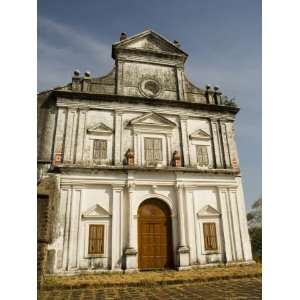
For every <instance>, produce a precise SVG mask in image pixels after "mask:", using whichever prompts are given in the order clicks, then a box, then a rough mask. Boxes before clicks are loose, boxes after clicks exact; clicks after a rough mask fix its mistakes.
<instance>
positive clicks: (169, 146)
mask: <svg viewBox="0 0 300 300" xmlns="http://www.w3.org/2000/svg"><path fill="white" fill-rule="evenodd" d="M166 139H167V166H170V164H171V160H172V153H173V151H172V135H171V134H166Z"/></svg>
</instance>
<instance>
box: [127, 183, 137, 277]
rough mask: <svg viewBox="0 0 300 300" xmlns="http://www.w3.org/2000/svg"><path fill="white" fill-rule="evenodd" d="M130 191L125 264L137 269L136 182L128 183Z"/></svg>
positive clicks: (131, 269)
mask: <svg viewBox="0 0 300 300" xmlns="http://www.w3.org/2000/svg"><path fill="white" fill-rule="evenodd" d="M127 191H128V218H129V220H128V244H127V248H126V249H125V253H124V254H125V264H126V270H127V271H134V270H136V269H137V250H136V244H135V242H134V231H136V226H134V222H133V221H134V220H133V203H134V192H135V184H134V183H129V184H128V185H127Z"/></svg>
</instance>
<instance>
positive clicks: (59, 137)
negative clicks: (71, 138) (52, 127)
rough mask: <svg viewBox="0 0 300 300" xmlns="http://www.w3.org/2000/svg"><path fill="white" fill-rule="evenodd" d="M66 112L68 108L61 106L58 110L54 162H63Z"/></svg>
mask: <svg viewBox="0 0 300 300" xmlns="http://www.w3.org/2000/svg"><path fill="white" fill-rule="evenodd" d="M66 112H67V110H66V109H65V108H62V107H59V108H58V110H57V121H56V131H55V140H54V150H53V164H59V163H61V162H62V156H63V147H64V145H63V144H64V135H65V124H66Z"/></svg>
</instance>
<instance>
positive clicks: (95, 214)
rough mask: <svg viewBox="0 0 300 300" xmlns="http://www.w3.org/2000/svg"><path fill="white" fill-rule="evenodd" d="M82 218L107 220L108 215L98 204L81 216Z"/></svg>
mask: <svg viewBox="0 0 300 300" xmlns="http://www.w3.org/2000/svg"><path fill="white" fill-rule="evenodd" d="M82 217H83V218H109V217H110V213H109V212H108V211H107V210H106V209H104V208H103V207H102V206H100V205H99V204H96V205H94V206H92V207H91V208H89V209H88V210H87V211H86V212H84V213H83V214H82Z"/></svg>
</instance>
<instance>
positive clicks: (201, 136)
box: [190, 129, 211, 140]
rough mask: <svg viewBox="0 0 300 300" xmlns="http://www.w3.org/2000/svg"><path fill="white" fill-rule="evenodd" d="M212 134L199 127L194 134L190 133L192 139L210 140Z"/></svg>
mask: <svg viewBox="0 0 300 300" xmlns="http://www.w3.org/2000/svg"><path fill="white" fill-rule="evenodd" d="M210 138H211V137H210V135H209V134H208V133H206V132H205V131H204V130H202V129H198V130H196V131H195V132H193V133H192V134H190V139H191V140H193V139H195V140H210Z"/></svg>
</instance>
